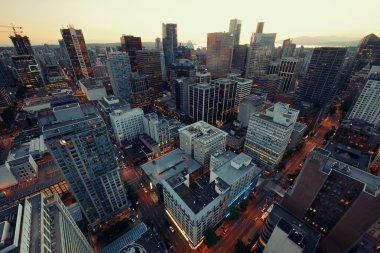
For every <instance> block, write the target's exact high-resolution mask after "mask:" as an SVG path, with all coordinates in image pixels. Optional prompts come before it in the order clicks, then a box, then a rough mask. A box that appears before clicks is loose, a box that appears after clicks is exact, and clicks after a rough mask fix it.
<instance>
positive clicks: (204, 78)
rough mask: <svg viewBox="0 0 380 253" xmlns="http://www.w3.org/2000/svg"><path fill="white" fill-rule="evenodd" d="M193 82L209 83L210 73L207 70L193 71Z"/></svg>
mask: <svg viewBox="0 0 380 253" xmlns="http://www.w3.org/2000/svg"><path fill="white" fill-rule="evenodd" d="M195 82H196V83H210V82H211V73H210V72H207V71H197V72H195Z"/></svg>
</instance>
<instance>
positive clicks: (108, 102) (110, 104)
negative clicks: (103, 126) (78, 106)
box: [98, 96, 131, 113]
mask: <svg viewBox="0 0 380 253" xmlns="http://www.w3.org/2000/svg"><path fill="white" fill-rule="evenodd" d="M98 103H99V105H100V107H101V108H102V109H103V110H104V111H105V112H106V113H111V112H112V111H114V110H118V109H120V110H129V109H131V105H130V104H129V103H127V101H125V100H124V99H121V98H118V97H116V96H108V97H103V98H102V99H100V100H98Z"/></svg>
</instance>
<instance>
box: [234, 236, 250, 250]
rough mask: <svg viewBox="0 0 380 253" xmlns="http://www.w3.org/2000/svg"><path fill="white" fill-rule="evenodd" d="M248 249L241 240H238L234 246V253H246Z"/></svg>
mask: <svg viewBox="0 0 380 253" xmlns="http://www.w3.org/2000/svg"><path fill="white" fill-rule="evenodd" d="M248 252H249V250H248V247H247V246H246V245H245V244H244V242H243V241H242V240H240V239H239V240H238V241H237V243H236V244H235V253H248Z"/></svg>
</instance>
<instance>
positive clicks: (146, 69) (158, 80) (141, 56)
mask: <svg viewBox="0 0 380 253" xmlns="http://www.w3.org/2000/svg"><path fill="white" fill-rule="evenodd" d="M136 62H137V70H138V72H139V74H140V75H146V76H148V78H149V87H150V88H151V89H152V98H158V97H161V96H162V93H163V91H164V87H163V83H162V68H161V54H160V51H154V50H139V51H136Z"/></svg>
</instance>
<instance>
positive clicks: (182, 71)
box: [169, 59, 195, 100]
mask: <svg viewBox="0 0 380 253" xmlns="http://www.w3.org/2000/svg"><path fill="white" fill-rule="evenodd" d="M169 73H170V74H169V84H170V92H171V96H172V98H174V99H175V100H177V90H176V79H178V78H188V80H187V82H188V83H195V64H194V62H193V61H190V60H188V59H178V60H176V61H175V62H174V63H173V65H172V68H171V69H170V71H169ZM178 99H181V98H178Z"/></svg>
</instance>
